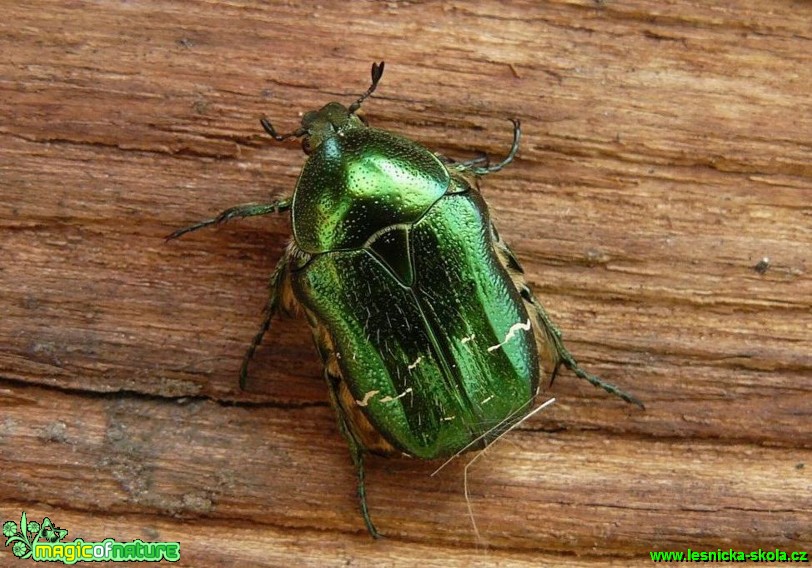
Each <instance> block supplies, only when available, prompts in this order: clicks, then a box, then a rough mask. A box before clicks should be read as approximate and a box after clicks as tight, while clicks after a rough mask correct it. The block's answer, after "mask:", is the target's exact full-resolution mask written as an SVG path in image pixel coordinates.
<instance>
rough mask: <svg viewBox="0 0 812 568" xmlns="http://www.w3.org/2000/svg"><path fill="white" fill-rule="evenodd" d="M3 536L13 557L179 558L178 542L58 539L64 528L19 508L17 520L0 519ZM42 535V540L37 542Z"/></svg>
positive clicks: (48, 559) (50, 559)
mask: <svg viewBox="0 0 812 568" xmlns="http://www.w3.org/2000/svg"><path fill="white" fill-rule="evenodd" d="M3 536H4V537H6V546H11V552H12V553H13V554H14V556H16V557H17V558H21V559H26V558H30V559H32V560H34V561H36V562H43V561H45V562H62V563H64V564H75V563H76V562H79V561H83V562H133V561H141V562H160V561H162V560H168V561H169V562H177V561H178V560H180V543H179V542H144V541H142V540H140V539H135V540H132V541H129V542H118V541H116V540H114V539H112V538H106V539H104V540H103V541H102V542H85V541H84V540H82V539H81V538H77V539H76V540H73V541H70V542H60V541H61V540H62V539H64V538H65V537H66V536H68V531H67V530H66V529H61V528H59V527H57V526H55V525H54V524H53V522H52V521H51V519H49V518H48V517H45V518H44V519H42V522H41V523H40V522H37V521H29V520H28V519H27V518H26V516H25V511H23V513H22V515H21V516H20V524H19V526H18V525H17V523H16V522H14V521H5V522H4V523H3ZM40 539H42V542H40Z"/></svg>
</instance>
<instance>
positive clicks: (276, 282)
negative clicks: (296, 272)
mask: <svg viewBox="0 0 812 568" xmlns="http://www.w3.org/2000/svg"><path fill="white" fill-rule="evenodd" d="M287 268H288V253H287V252H285V254H284V255H283V256H282V258H280V259H279V262H277V263H276V268H274V271H273V274H271V280H270V282H269V283H268V289H269V295H268V303H267V304H265V311H264V312H263V313H264V315H263V318H262V325H260V326H259V331H257V333H256V335H255V336H254V339H253V340H252V341H251V345H249V346H248V350H247V351H246V352H245V356H244V357H243V359H242V366H241V367H240V388H241V389H242V390H245V383H246V380H247V379H248V364H249V363H250V362H251V359H252V358H253V356H254V352H255V351H256V350H257V347H259V344H260V343H262V338H263V336H264V335H265V333H266V332H267V331H268V329H269V328H270V327H271V319H273V317H274V316H275V315H276V312H277V311H279V306H280V300H281V297H282V287H283V286H284V285H285V282H286V279H287V277H288V270H287Z"/></svg>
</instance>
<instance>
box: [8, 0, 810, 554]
mask: <svg viewBox="0 0 812 568" xmlns="http://www.w3.org/2000/svg"><path fill="white" fill-rule="evenodd" d="M2 7H3V12H4V17H3V19H2V22H0V48H1V51H2V53H3V57H2V60H0V141H1V143H0V205H1V206H2V209H0V211H2V213H0V231H2V233H1V234H2V239H0V314H1V316H2V317H1V319H0V471H2V474H0V516H2V520H8V519H12V520H17V519H19V514H20V511H21V510H26V511H27V512H28V514H29V516H31V517H32V518H37V519H40V518H42V517H43V516H46V515H48V516H50V517H51V518H52V519H53V520H54V522H55V523H56V524H58V525H59V526H62V527H63V528H68V529H69V530H70V534H69V537H68V538H69V539H73V538H77V537H82V538H83V539H85V540H86V541H87V540H93V539H96V540H101V539H102V538H104V537H107V536H110V537H114V538H117V539H119V540H131V539H135V538H141V539H144V540H178V541H180V542H181V556H182V564H184V565H189V566H192V565H194V566H205V565H212V566H213V565H238V564H239V565H244V564H245V563H248V564H252V565H268V566H273V565H281V564H285V565H314V566H316V565H318V566H323V565H329V566H338V565H349V564H351V565H370V564H373V563H374V564H384V565H414V564H415V563H416V562H419V563H420V564H421V565H436V566H454V565H466V566H467V565H477V564H479V565H483V566H484V565H493V564H497V563H503V564H504V565H527V566H538V565H545V564H557V565H569V564H571V565H580V564H590V563H597V562H600V563H605V562H610V561H615V562H617V563H618V564H622V565H626V564H628V563H630V562H639V563H649V562H650V560H649V556H648V551H650V550H685V549H686V548H688V547H690V548H692V549H695V550H716V549H717V548H722V549H728V548H734V549H743V550H750V549H757V548H759V547H763V548H771V549H774V548H776V547H778V548H783V549H785V550H804V549H805V550H809V549H810V548H812V532H811V531H812V528H811V527H812V463H811V462H812V419H811V418H812V411H811V410H810V408H812V380H810V379H811V377H812V315H810V314H811V313H812V312H811V310H812V279H810V275H809V270H810V267H809V255H810V251H811V250H812V207H810V198H812V160H810V158H812V97H810V85H812V5H811V4H809V3H806V2H794V3H793V2H780V1H770V2H760V3H750V2H745V1H741V2H719V5H716V6H714V5H711V4H710V3H707V2H698V1H697V2H674V3H670V2H665V3H664V2H661V1H650V2H625V1H624V2H614V1H606V2H599V3H595V2H589V1H586V0H582V1H572V2H564V1H562V2H545V3H537V2H526V3H506V2H489V1H487V2H477V3H469V2H458V3H442V2H429V3H406V2H404V3H401V2H389V3H375V2H368V3H347V2H330V1H326V2H321V3H319V5H316V4H311V3H304V2H303V3H301V4H300V5H296V4H295V3H279V4H277V3H258V2H257V3H254V2H245V3H242V2H231V3H204V2H201V3H194V4H193V3H158V2H149V3H147V2H144V3H120V2H100V3H84V2H71V3H67V2H66V3H60V2H54V3H50V4H49V3H41V4H37V3H34V2H26V3H13V2H4V3H2ZM382 59H383V60H386V62H387V72H386V74H385V76H384V79H383V82H382V83H381V87H380V89H379V93H377V94H376V96H375V97H374V98H373V99H372V100H370V101H369V103H368V104H366V105H365V110H366V114H367V116H368V117H369V119H370V120H371V121H372V122H373V123H374V124H375V125H376V126H379V127H383V128H387V129H392V130H397V131H398V132H400V133H402V134H404V135H406V136H409V137H411V138H414V139H416V140H418V141H421V142H422V143H424V144H425V145H426V146H428V147H430V148H432V149H436V150H438V151H441V152H443V153H445V154H447V155H450V156H454V157H470V156H473V155H476V152H477V151H480V150H481V151H487V152H488V153H490V154H492V155H496V156H498V155H500V154H502V153H504V152H505V151H506V149H507V147H508V144H509V141H510V123H509V122H508V121H507V118H508V117H511V116H519V117H521V118H522V120H523V124H524V135H525V136H524V145H523V147H522V150H521V152H520V155H519V158H518V159H517V160H516V163H515V164H514V165H512V166H511V167H509V168H508V169H506V170H505V171H504V172H502V173H499V174H496V175H493V176H490V177H489V178H488V179H486V180H484V181H483V184H482V185H483V192H484V193H485V195H486V196H487V198H488V200H489V203H490V204H491V206H492V209H493V211H494V214H495V216H496V217H497V220H498V221H499V227H500V229H501V232H502V234H503V235H504V237H505V238H506V240H508V241H509V242H511V243H512V244H513V246H514V249H515V250H516V252H517V254H518V256H519V257H520V258H521V259H522V260H523V262H524V266H525V269H526V271H527V273H528V276H529V280H530V281H531V283H532V284H533V286H534V288H535V290H536V292H537V295H538V296H539V297H540V299H541V300H542V301H543V302H544V303H545V304H546V306H547V307H548V309H549V311H550V312H551V313H552V315H553V316H554V317H555V319H556V320H557V322H558V323H559V324H560V325H561V327H562V328H563V329H564V330H565V332H566V337H567V338H568V339H569V345H570V347H571V349H572V350H573V351H574V352H575V353H576V355H578V356H580V358H581V360H582V362H583V363H584V364H585V365H587V366H588V367H589V368H591V369H593V370H594V371H596V372H599V373H600V374H601V375H602V376H604V377H605V378H606V379H608V380H611V381H613V382H615V383H617V384H619V385H622V386H623V387H625V388H627V389H629V390H630V391H632V392H634V393H635V394H637V395H638V396H639V397H640V398H642V399H643V400H645V401H646V403H647V410H646V411H645V412H641V411H638V410H636V409H634V408H630V407H628V406H626V405H623V404H622V403H620V402H619V401H617V400H614V399H612V398H610V397H608V396H606V395H605V394H604V393H602V392H599V391H596V390H595V389H593V388H591V387H590V386H589V385H585V384H581V383H580V382H579V381H577V380H576V379H574V378H572V377H571V376H570V375H569V374H567V373H565V374H564V375H562V377H560V378H559V379H558V381H557V382H556V384H555V385H554V389H553V393H552V394H553V395H554V396H556V397H557V402H556V404H554V405H553V407H552V408H551V409H549V410H548V411H545V412H544V413H542V414H539V415H536V416H535V417H533V418H532V419H531V420H530V421H528V422H527V423H524V424H523V425H522V426H521V427H520V428H519V429H517V430H515V431H514V432H512V433H510V434H509V435H508V436H507V437H506V438H505V439H504V440H503V441H502V442H500V443H499V444H497V445H495V446H494V447H492V449H491V450H490V451H489V452H488V453H487V455H486V456H485V457H483V458H482V459H481V460H479V461H478V462H477V464H476V465H475V466H473V467H472V468H471V472H470V480H469V481H470V490H471V499H472V501H471V505H472V509H473V512H474V515H475V518H476V522H477V525H478V527H479V531H480V539H479V541H478V540H477V538H476V537H475V536H474V534H473V530H472V526H471V521H470V519H469V517H468V512H467V507H466V504H465V501H464V498H463V488H462V472H463V467H464V465H465V462H464V461H460V462H458V463H454V464H452V465H451V466H449V467H448V468H446V469H445V470H443V472H442V473H441V474H439V476H437V477H430V476H429V474H430V473H431V472H432V471H433V470H434V468H435V467H436V466H437V465H438V464H427V463H420V462H415V461H407V460H384V459H372V460H370V462H369V467H368V476H369V481H368V491H369V499H370V505H371V508H372V514H373V516H374V518H375V520H376V522H377V524H378V526H379V528H380V529H381V530H382V532H384V533H385V534H386V536H387V538H386V539H384V540H381V541H379V542H372V541H371V540H370V538H369V537H368V535H367V534H366V532H365V530H364V527H363V523H362V522H361V519H360V516H359V515H358V513H357V508H356V501H355V498H354V489H355V487H354V479H353V473H352V468H351V465H350V460H349V456H348V453H347V451H346V448H345V445H344V443H343V441H342V440H341V438H340V435H339V433H338V431H337V429H336V426H335V423H334V417H333V413H332V411H331V409H330V408H329V406H328V403H327V396H326V392H325V389H324V386H323V384H322V382H321V380H320V366H319V363H318V361H317V355H316V352H315V350H314V348H313V347H312V346H311V340H310V337H309V332H308V330H307V328H306V326H305V325H304V323H303V322H301V321H294V320H287V321H278V322H276V323H275V324H274V327H273V329H272V333H271V334H270V336H269V338H268V340H267V341H266V343H265V344H264V346H263V348H262V349H261V350H260V351H259V352H258V356H257V357H256V360H255V363H254V365H253V368H252V375H251V382H250V391H249V392H241V391H240V390H239V389H238V386H237V380H236V373H237V369H238V368H239V364H240V359H241V357H242V353H243V350H244V348H245V347H246V344H247V342H248V341H250V338H251V337H252V335H253V333H254V331H255V327H256V326H257V325H258V323H259V318H260V310H261V307H262V305H263V301H264V297H265V293H266V291H265V283H266V279H267V277H268V275H269V274H270V271H271V269H272V267H273V265H274V262H275V261H276V259H277V258H278V256H279V255H280V253H281V252H282V250H283V248H284V246H285V242H286V239H287V237H288V234H289V223H288V221H287V220H286V219H284V218H281V217H280V218H266V219H258V220H250V221H245V222H242V223H235V224H231V225H228V226H225V227H223V228H221V229H218V230H213V231H209V232H201V233H197V234H195V235H192V236H189V237H188V238H186V239H184V240H182V241H178V242H173V243H170V244H165V243H164V242H163V240H162V237H163V236H164V235H166V234H167V233H168V232H170V231H171V230H173V229H174V228H177V227H179V226H183V225H185V224H187V223H189V222H192V221H195V220H198V219H200V218H204V217H206V216H209V215H210V214H212V213H214V212H217V211H219V210H221V209H223V208H225V207H228V206H231V205H234V204H236V203H241V202H246V201H262V200H265V199H267V198H268V197H269V196H270V195H283V194H287V193H289V192H290V190H291V188H292V187H293V185H294V182H295V180H296V176H297V173H298V170H299V168H300V166H301V164H302V161H303V156H302V155H301V152H300V150H299V149H298V147H297V145H296V144H295V143H290V144H282V145H279V144H275V143H273V142H272V141H270V140H269V139H268V137H267V136H265V135H264V134H263V133H262V131H261V130H260V128H259V125H258V122H257V119H258V118H259V117H260V116H262V115H263V114H268V115H269V116H270V117H271V118H272V120H273V121H274V124H275V125H277V126H278V127H279V128H280V130H282V131H286V130H287V129H291V128H294V127H295V126H296V125H297V121H298V117H299V113H301V112H303V111H306V110H309V109H312V108H316V107H319V106H321V105H322V104H324V103H325V102H327V101H329V100H333V99H336V98H337V99H338V100H341V101H344V102H349V101H351V100H352V99H353V98H354V97H355V96H357V95H358V94H359V93H360V92H362V91H363V90H364V89H365V88H366V86H367V82H368V72H369V65H370V63H371V62H372V61H378V60H382ZM764 257H768V258H769V263H768V264H769V266H768V267H767V269H766V272H763V273H761V272H759V271H757V270H755V269H754V267H755V266H756V264H757V263H758V262H759V261H760V260H761V259H762V258H764ZM0 562H2V563H3V564H4V565H5V564H11V563H13V562H14V561H13V559H12V557H11V555H10V550H9V549H6V548H0ZM18 564H19V565H23V563H17V564H14V565H18Z"/></svg>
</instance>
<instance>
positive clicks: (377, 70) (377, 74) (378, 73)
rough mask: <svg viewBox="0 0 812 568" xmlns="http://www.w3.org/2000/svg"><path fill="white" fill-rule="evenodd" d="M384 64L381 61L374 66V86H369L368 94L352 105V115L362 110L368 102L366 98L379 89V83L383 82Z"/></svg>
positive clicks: (350, 109)
mask: <svg viewBox="0 0 812 568" xmlns="http://www.w3.org/2000/svg"><path fill="white" fill-rule="evenodd" d="M383 64H384V62H383V61H381V62H380V63H373V64H372V84H371V85H370V86H369V89H367V92H366V93H364V94H363V95H361V96H360V97H358V100H357V101H355V102H354V103H352V104H351V105H350V108H349V111H350V114H352V113H354V112H355V111H357V110H358V109H359V108H361V103H362V102H364V100H366V98H367V97H369V95H371V94H372V93H374V92H375V89H376V88H377V87H378V82H379V81H380V80H381V77H382V76H383Z"/></svg>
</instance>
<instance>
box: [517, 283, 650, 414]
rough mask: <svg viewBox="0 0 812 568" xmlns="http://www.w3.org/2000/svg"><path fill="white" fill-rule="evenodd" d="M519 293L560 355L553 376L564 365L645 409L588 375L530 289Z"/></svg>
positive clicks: (523, 289) (638, 404)
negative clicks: (530, 307) (531, 308)
mask: <svg viewBox="0 0 812 568" xmlns="http://www.w3.org/2000/svg"><path fill="white" fill-rule="evenodd" d="M519 292H520V293H521V295H522V298H524V300H525V302H527V303H529V304H530V305H531V306H532V307H533V310H534V312H535V315H536V322H537V323H538V325H539V326H540V327H542V328H544V330H545V331H546V332H547V336H548V337H549V338H550V340H551V341H552V342H553V346H554V348H555V351H556V353H557V354H558V364H557V365H556V368H555V369H554V370H553V375H555V374H556V372H557V371H558V367H559V366H560V365H564V366H565V367H566V368H568V369H569V370H570V371H572V372H573V373H575V376H576V377H578V378H580V379H584V380H585V381H589V383H591V384H592V385H593V386H596V387H599V388H602V389H603V390H605V391H606V392H608V393H610V394H613V395H615V396H618V397H620V398H622V399H623V400H625V401H626V402H629V403H631V404H636V405H637V406H639V407H640V408H643V409H645V406H644V405H643V403H642V402H640V400H638V399H637V397H635V396H634V395H631V394H629V393H627V392H626V391H624V390H623V389H621V388H619V387H616V386H615V385H613V384H612V383H608V382H606V381H604V380H603V379H601V378H600V377H598V376H596V375H593V374H592V373H587V372H586V371H585V370H584V369H583V368H581V366H580V365H579V364H578V361H576V360H575V357H573V356H572V354H571V353H570V352H569V349H567V348H566V347H565V346H564V341H563V337H562V335H561V331H559V329H558V328H557V327H556V326H555V325H554V324H553V322H552V320H551V319H550V316H548V315H547V312H545V311H544V308H543V307H542V305H541V304H540V303H539V302H538V300H536V298H535V297H534V296H533V292H532V291H531V290H530V288H528V287H527V286H523V287H522V288H521V289H520V290H519Z"/></svg>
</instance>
